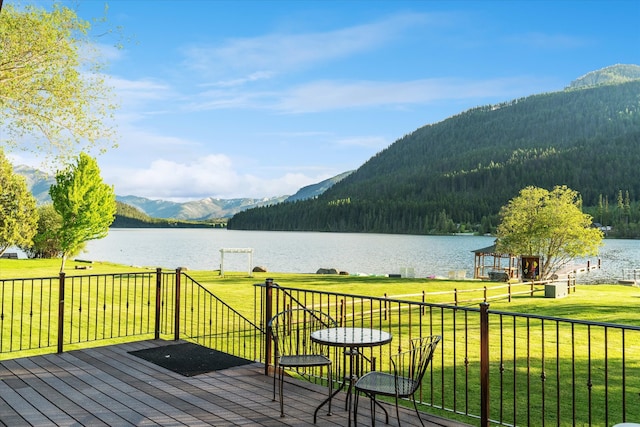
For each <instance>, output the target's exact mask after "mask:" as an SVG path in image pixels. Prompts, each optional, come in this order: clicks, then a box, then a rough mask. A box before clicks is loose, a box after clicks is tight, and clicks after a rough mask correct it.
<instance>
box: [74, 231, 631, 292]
mask: <svg viewBox="0 0 640 427" xmlns="http://www.w3.org/2000/svg"><path fill="white" fill-rule="evenodd" d="M493 241H494V238H493V237H487V236H468V235H463V236H413V235H398V234H368V233H317V232H275V231H237V230H223V229H112V230H110V231H109V235H108V236H107V237H106V238H104V239H101V240H93V241H90V242H88V244H87V250H86V252H85V253H83V254H82V255H81V256H82V258H87V259H91V260H96V261H111V262H116V263H121V264H126V265H139V266H150V267H163V268H176V267H187V268H189V269H192V270H217V269H219V268H220V249H222V248H253V249H254V255H253V265H254V266H256V265H259V266H263V267H265V268H266V269H267V271H270V272H289V273H315V272H316V271H317V270H318V269H319V268H335V269H337V270H341V271H346V272H349V273H350V274H373V275H385V274H397V273H400V272H401V271H404V269H409V270H411V269H413V271H414V273H415V276H416V277H428V276H444V277H446V276H448V274H449V272H450V271H453V270H455V271H461V270H464V271H465V272H466V276H467V277H471V276H473V263H474V254H473V252H472V251H473V250H475V249H480V248H483V247H486V246H490V245H491V244H493ZM598 258H600V259H601V260H602V264H601V266H602V268H601V269H600V270H593V271H591V272H589V273H585V274H583V275H581V277H580V278H579V279H580V281H581V282H607V283H611V282H612V281H614V280H615V279H618V278H621V277H622V269H623V268H627V269H630V268H640V241H638V240H605V242H604V246H603V247H602V249H601V251H600V255H599V257H593V258H591V259H588V261H590V262H591V263H597V259H598ZM224 262H225V266H224V267H225V270H226V271H246V270H247V269H248V255H247V254H243V253H238V254H225V258H224ZM586 262H587V259H585V260H579V261H578V264H579V265H581V266H584V265H586Z"/></svg>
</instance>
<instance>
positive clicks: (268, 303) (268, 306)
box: [264, 279, 273, 376]
mask: <svg viewBox="0 0 640 427" xmlns="http://www.w3.org/2000/svg"><path fill="white" fill-rule="evenodd" d="M264 284H265V287H264V292H265V299H264V324H265V330H266V331H267V338H266V339H265V341H264V360H265V364H264V374H265V375H267V376H268V375H269V364H270V363H271V344H272V339H271V328H270V327H269V321H270V320H271V317H273V313H272V311H273V308H272V307H273V300H272V298H273V279H265V281H264Z"/></svg>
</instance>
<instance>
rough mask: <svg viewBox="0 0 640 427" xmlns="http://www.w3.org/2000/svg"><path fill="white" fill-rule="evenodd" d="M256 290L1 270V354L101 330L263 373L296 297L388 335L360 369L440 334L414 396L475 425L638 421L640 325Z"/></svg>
mask: <svg viewBox="0 0 640 427" xmlns="http://www.w3.org/2000/svg"><path fill="white" fill-rule="evenodd" d="M254 291H255V293H254V295H255V297H254V299H255V302H254V304H253V312H252V314H249V315H247V313H244V314H243V313H240V312H238V311H237V310H235V309H234V308H232V307H230V306H229V305H227V304H225V303H224V302H223V301H221V300H219V299H218V298H217V297H216V296H215V295H214V294H213V293H212V292H211V291H210V290H208V289H207V288H206V286H203V285H201V284H199V283H198V282H197V281H196V280H194V279H192V278H191V277H190V276H189V275H187V274H186V273H184V272H182V271H181V270H179V269H178V270H176V271H169V272H163V271H161V270H160V269H158V270H156V271H155V272H153V271H150V272H143V273H125V274H107V275H84V276H74V277H69V276H65V275H64V274H61V275H60V276H59V277H53V278H39V279H5V280H0V357H2V358H7V357H16V356H22V355H26V354H29V352H30V351H38V352H40V353H42V352H53V351H59V352H61V351H64V350H66V349H69V348H75V347H79V346H88V345H91V343H95V342H99V341H105V340H111V341H110V342H118V340H140V339H148V338H165V339H181V338H184V339H187V340H191V341H195V342H198V343H200V344H202V345H205V346H207V347H211V348H214V349H217V350H220V351H224V352H226V353H230V354H233V355H236V356H239V357H243V358H246V359H250V360H256V361H262V362H265V372H268V370H269V364H270V363H271V361H272V357H271V353H270V351H271V348H270V344H271V340H270V339H269V337H268V331H267V330H266V324H267V322H268V320H269V319H270V318H271V316H272V315H274V314H275V313H278V312H280V311H283V310H285V309H287V308H293V307H300V306H302V307H307V308H314V309H318V310H322V311H324V312H326V313H328V314H330V315H331V317H333V318H334V319H335V320H336V321H337V322H338V323H339V324H340V325H342V326H356V327H357V326H366V327H371V328H377V329H381V330H385V331H388V332H390V333H391V334H392V335H393V340H392V342H391V343H390V344H388V345H385V346H380V347H374V348H367V349H363V350H362V356H363V357H362V358H360V359H359V362H360V363H361V364H362V365H361V366H360V367H359V368H358V370H359V371H364V370H368V369H381V368H385V367H386V364H387V363H388V360H389V356H390V354H392V353H395V352H397V351H402V350H404V349H406V348H408V343H409V340H410V339H412V338H415V337H420V336H424V335H440V336H442V341H441V344H440V345H439V346H438V349H437V352H436V355H435V357H434V359H433V363H432V365H431V366H430V368H429V371H428V372H427V375H425V377H424V381H423V384H422V387H421V389H420V391H419V395H418V396H419V400H420V402H422V404H423V405H425V406H426V407H431V408H433V409H436V410H439V411H441V412H443V413H444V414H445V415H446V414H447V413H450V414H457V415H459V416H465V417H468V419H469V420H473V419H475V420H476V422H477V423H479V424H480V425H482V426H483V427H484V426H488V425H490V424H495V425H505V426H511V425H540V426H544V425H557V426H575V425H589V426H602V425H607V426H608V425H613V424H615V423H620V422H626V421H636V422H637V421H638V420H640V327H637V326H629V325H623V324H610V323H602V322H595V321H580V320H571V319H566V318H556V317H549V316H539V315H534V314H519V313H510V312H503V311H494V310H491V309H490V305H489V304H490V303H487V302H482V303H480V304H477V305H475V304H474V305H473V306H461V305H457V306H456V305H455V304H434V303H427V302H425V301H423V300H422V298H421V297H418V299H419V300H417V301H414V300H411V299H408V298H398V297H387V298H385V297H369V296H362V295H352V294H344V293H337V292H322V291H317V290H308V289H297V288H288V287H283V286H278V285H277V284H275V283H273V281H272V280H267V281H266V283H264V284H258V285H256V286H254ZM483 298H484V295H483ZM489 300H490V298H489ZM458 302H459V301H458ZM244 309H245V310H248V309H247V308H246V307H245V308H244ZM25 352H26V354H25ZM332 359H333V360H334V363H335V365H336V366H335V368H334V370H333V372H334V373H335V379H334V380H335V381H337V382H340V381H344V372H345V369H346V366H345V359H344V354H342V353H340V352H339V351H338V350H335V352H334V353H333V354H332ZM325 379H326V378H324V379H323V378H318V381H319V382H322V381H323V380H325Z"/></svg>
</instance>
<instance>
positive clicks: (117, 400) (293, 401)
mask: <svg viewBox="0 0 640 427" xmlns="http://www.w3.org/2000/svg"><path fill="white" fill-rule="evenodd" d="M171 343H173V342H171ZM166 344H168V343H167V342H166V341H140V342H135V343H129V344H121V345H115V346H107V347H97V348H91V349H86V350H76V351H70V352H66V353H62V354H50V355H44V356H36V357H27V358H19V359H12V360H5V361H2V362H0V425H6V426H11V427H14V426H50V425H56V426H78V425H86V426H150V425H160V426H236V425H244V426H282V425H290V426H313V425H314V424H313V411H314V409H315V407H316V406H317V405H318V404H319V403H320V402H321V401H322V400H323V398H324V395H325V393H326V389H324V388H323V387H321V386H316V385H313V384H310V383H307V382H304V381H297V380H290V381H287V382H286V384H285V393H286V394H285V413H286V417H285V418H280V411H279V404H278V402H273V401H272V393H273V391H272V390H273V389H272V384H273V383H272V381H273V380H272V378H271V377H267V376H265V375H264V365H262V364H258V363H255V364H250V365H245V366H240V367H236V368H230V369H226V370H223V371H217V372H211V373H208V374H201V375H197V376H193V377H184V376H182V375H180V374H176V373H174V372H172V371H170V370H167V369H165V368H162V367H160V366H157V365H155V364H153V363H150V362H147V361H145V360H142V359H140V358H138V357H135V356H133V355H130V354H129V353H128V352H129V351H133V350H140V349H144V348H150V347H154V346H159V345H166ZM344 403H345V400H344V394H341V395H338V396H337V399H336V400H334V408H333V414H332V415H331V416H327V414H326V411H325V410H324V409H323V410H321V411H320V412H319V413H318V422H317V424H316V425H317V426H346V425H348V417H347V412H346V411H345V410H344ZM389 413H390V421H389V425H392V426H393V425H398V423H397V420H396V419H395V414H394V409H393V407H392V406H389ZM381 416H382V414H380V416H379V417H378V420H377V422H378V424H380V425H384V419H380V418H381ZM401 418H402V425H407V426H419V425H420V422H419V420H418V419H417V417H416V416H415V413H414V412H413V411H410V410H404V409H403V410H402V412H401ZM423 419H424V420H425V424H426V425H429V426H449V427H454V426H463V424H460V423H457V422H452V421H449V420H446V419H441V418H438V417H433V416H425V417H423ZM358 424H359V425H371V419H370V418H369V405H368V401H367V400H366V399H361V402H360V411H359V413H358Z"/></svg>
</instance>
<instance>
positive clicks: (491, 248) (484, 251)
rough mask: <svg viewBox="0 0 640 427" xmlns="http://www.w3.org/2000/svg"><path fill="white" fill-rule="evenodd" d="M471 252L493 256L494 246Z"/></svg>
mask: <svg viewBox="0 0 640 427" xmlns="http://www.w3.org/2000/svg"><path fill="white" fill-rule="evenodd" d="M471 252H474V253H476V254H494V253H496V245H495V244H493V245H491V246H487V247H486V248H482V249H476V250H473V251H471Z"/></svg>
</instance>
